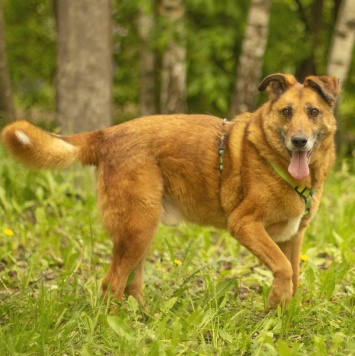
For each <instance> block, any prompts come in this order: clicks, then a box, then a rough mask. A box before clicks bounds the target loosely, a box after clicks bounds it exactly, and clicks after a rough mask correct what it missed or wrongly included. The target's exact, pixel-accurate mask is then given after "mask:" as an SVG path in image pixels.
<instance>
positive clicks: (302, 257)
mask: <svg viewBox="0 0 355 356" xmlns="http://www.w3.org/2000/svg"><path fill="white" fill-rule="evenodd" d="M300 260H301V261H305V262H306V261H308V256H307V255H301V256H300Z"/></svg>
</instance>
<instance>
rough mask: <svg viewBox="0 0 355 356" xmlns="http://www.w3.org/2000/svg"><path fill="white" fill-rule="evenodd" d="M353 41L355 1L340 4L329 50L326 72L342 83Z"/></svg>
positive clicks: (354, 35) (348, 0) (345, 0)
mask: <svg viewBox="0 0 355 356" xmlns="http://www.w3.org/2000/svg"><path fill="white" fill-rule="evenodd" d="M354 42H355V1H354V0H343V1H342V2H341V4H340V8H339V12H338V16H337V20H336V24H335V30H334V33H333V37H332V44H331V47H330V51H329V57H328V66H327V74H328V75H334V76H336V77H338V78H339V80H340V83H341V84H344V82H345V80H346V78H347V76H348V73H349V70H350V63H351V57H352V53H353V48H354Z"/></svg>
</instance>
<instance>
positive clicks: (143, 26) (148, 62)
mask: <svg viewBox="0 0 355 356" xmlns="http://www.w3.org/2000/svg"><path fill="white" fill-rule="evenodd" d="M155 22H156V16H155V12H154V6H153V3H152V0H147V1H145V2H143V3H142V4H141V6H140V9H139V13H138V21H137V25H138V31H139V36H140V40H141V48H140V58H141V59H140V66H141V70H140V73H141V78H140V95H139V114H140V116H145V115H151V114H156V113H157V112H158V109H157V89H156V87H157V86H156V54H155V50H154V48H153V45H152V31H153V26H154V23H155Z"/></svg>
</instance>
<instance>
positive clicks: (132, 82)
mask: <svg viewBox="0 0 355 356" xmlns="http://www.w3.org/2000/svg"><path fill="white" fill-rule="evenodd" d="M297 3H299V4H301V7H302V9H303V16H304V18H302V15H300V10H299V6H298V5H297ZM313 4H314V2H313V1H308V0H301V1H299V2H296V1H295V0H274V1H272V7H271V18H270V26H269V27H270V28H269V38H268V45H267V49H266V53H265V56H264V68H263V73H264V75H267V74H270V73H274V72H288V73H295V71H296V70H297V68H298V66H299V65H300V63H301V62H302V61H303V60H304V59H306V58H308V57H310V56H311V55H312V53H313V55H314V60H315V65H316V69H317V72H318V74H323V73H324V71H325V68H326V64H327V55H328V49H329V45H330V39H331V34H332V31H333V25H334V6H335V5H334V4H335V3H334V1H333V0H325V1H324V2H323V4H324V10H323V13H322V15H321V18H322V26H321V29H320V31H319V33H318V35H317V38H316V39H315V38H314V36H312V35H311V33H310V32H309V31H310V30H309V28H310V27H311V26H312V21H314V16H313V15H312V13H311V10H312V6H313ZM148 5H149V2H147V1H143V0H135V1H132V0H122V1H114V2H113V8H114V14H113V20H114V22H113V24H114V38H113V50H114V86H113V99H114V103H115V109H116V110H115V113H114V115H115V119H117V120H126V119H130V118H133V117H135V116H137V115H138V114H139V113H138V102H139V88H140V48H141V43H140V39H139V35H138V23H137V15H138V12H139V9H140V8H146V10H147V8H149V6H148ZM158 5H159V4H158V1H152V9H151V10H150V11H152V12H153V13H155V14H156V18H155V22H154V28H153V30H152V34H151V43H150V46H151V48H152V49H153V50H154V51H155V52H156V54H157V63H158V64H159V63H160V62H161V53H162V50H163V49H164V48H165V46H166V44H167V43H168V42H169V36H170V32H171V31H170V30H169V28H170V27H169V26H168V25H167V24H166V23H165V24H164V22H163V21H162V20H161V18H160V17H159V16H158V15H157V13H158ZM3 6H4V13H5V22H6V40H7V54H8V59H9V64H10V70H11V77H12V79H13V85H14V89H15V90H14V92H15V94H16V100H17V105H18V106H19V107H21V108H23V107H25V108H27V107H32V106H39V107H42V108H45V109H52V110H53V109H54V106H55V104H54V89H53V79H54V76H55V63H56V58H55V45H56V30H55V20H54V14H53V9H52V2H51V1H50V0H11V1H10V0H4V1H3ZM185 6H186V15H185V28H186V46H187V100H188V112H191V113H196V112H201V113H211V114H215V115H218V116H221V117H225V116H226V115H227V113H228V108H229V106H230V100H231V96H232V93H233V88H234V85H235V81H236V78H235V77H236V67H237V63H238V58H239V55H240V51H241V44H242V40H243V37H244V30H245V24H246V18H247V14H248V8H249V2H248V1H227V2H225V1H217V0H208V1H205V0H204V1H202V0H187V1H186V2H185ZM148 10H149V9H148ZM148 10H147V11H148ZM354 66H355V56H353V59H352V70H351V72H350V75H349V78H348V81H347V83H346V86H345V89H344V91H343V97H344V98H345V99H344V101H343V102H342V104H341V107H340V110H339V114H340V115H341V121H342V124H343V125H342V126H341V130H342V131H343V132H349V133H350V135H348V136H347V139H348V140H350V141H353V138H352V136H353V134H354V133H353V131H354V125H353V120H352V113H353V111H354V103H353V100H352V99H351V98H352V97H353V96H354V95H353V93H354V92H355V76H354V75H355V71H354V68H355V67H354ZM157 73H158V74H159V68H158V70H157ZM260 100H262V99H260ZM349 136H351V137H349Z"/></svg>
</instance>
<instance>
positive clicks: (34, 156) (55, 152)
mask: <svg viewBox="0 0 355 356" xmlns="http://www.w3.org/2000/svg"><path fill="white" fill-rule="evenodd" d="M97 135H99V131H96V132H95V131H94V132H88V133H82V134H77V135H69V136H61V135H55V134H52V133H49V132H47V131H44V130H42V129H40V128H39V127H36V126H34V125H32V124H30V123H29V122H28V121H22V120H21V121H14V122H13V123H11V124H9V125H7V126H6V127H5V128H4V129H3V130H2V132H1V140H2V143H3V145H4V147H5V148H6V149H7V150H8V151H9V152H10V154H11V155H12V156H13V157H14V158H15V159H17V160H18V161H20V162H21V163H23V164H25V165H26V166H28V167H30V168H34V169H40V168H49V169H60V168H65V167H68V166H70V165H71V164H72V163H74V162H75V161H79V162H81V163H82V164H85V165H97V164H98V157H97V151H96V149H95V148H96V147H95V146H96V144H95V143H96V142H97Z"/></svg>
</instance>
